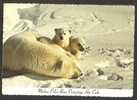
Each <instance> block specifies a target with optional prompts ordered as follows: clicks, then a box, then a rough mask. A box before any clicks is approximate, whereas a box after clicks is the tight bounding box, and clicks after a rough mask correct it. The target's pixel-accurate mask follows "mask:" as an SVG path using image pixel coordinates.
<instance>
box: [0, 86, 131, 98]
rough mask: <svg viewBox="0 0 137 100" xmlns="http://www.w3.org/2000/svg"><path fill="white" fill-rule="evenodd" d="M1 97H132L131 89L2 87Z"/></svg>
mask: <svg viewBox="0 0 137 100" xmlns="http://www.w3.org/2000/svg"><path fill="white" fill-rule="evenodd" d="M2 94H3V95H40V96H43V95H48V96H51V95H55V96H100V97H132V96H133V89H80V88H21V87H14V88H11V87H4V88H2Z"/></svg>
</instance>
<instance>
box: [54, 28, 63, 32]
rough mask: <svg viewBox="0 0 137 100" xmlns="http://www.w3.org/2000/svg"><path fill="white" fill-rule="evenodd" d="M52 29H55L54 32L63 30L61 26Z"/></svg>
mask: <svg viewBox="0 0 137 100" xmlns="http://www.w3.org/2000/svg"><path fill="white" fill-rule="evenodd" d="M54 31H55V33H59V32H61V31H63V29H62V28H55V29H54Z"/></svg>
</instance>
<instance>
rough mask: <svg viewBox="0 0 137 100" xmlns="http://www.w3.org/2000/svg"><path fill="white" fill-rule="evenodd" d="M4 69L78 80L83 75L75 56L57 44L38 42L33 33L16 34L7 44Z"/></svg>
mask: <svg viewBox="0 0 137 100" xmlns="http://www.w3.org/2000/svg"><path fill="white" fill-rule="evenodd" d="M3 67H4V68H6V69H10V70H14V71H18V72H22V71H29V72H35V73H38V74H41V75H47V76H53V77H64V78H77V77H79V76H80V75H81V71H80V69H79V68H78V63H77V61H76V59H75V57H74V56H73V55H71V54H70V53H69V52H67V51H65V50H63V49H62V48H61V47H59V46H58V45H56V44H51V43H47V44H43V43H41V42H39V41H37V39H36V36H35V33H33V32H25V33H22V34H16V35H14V36H12V37H10V38H9V39H8V40H7V41H6V42H5V44H4V46H3Z"/></svg>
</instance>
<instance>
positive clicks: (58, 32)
mask: <svg viewBox="0 0 137 100" xmlns="http://www.w3.org/2000/svg"><path fill="white" fill-rule="evenodd" d="M54 31H55V37H56V39H58V40H60V41H64V40H68V39H69V38H70V37H71V30H68V29H63V28H55V29H54Z"/></svg>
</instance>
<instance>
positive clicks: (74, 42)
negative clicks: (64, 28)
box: [70, 37, 86, 52]
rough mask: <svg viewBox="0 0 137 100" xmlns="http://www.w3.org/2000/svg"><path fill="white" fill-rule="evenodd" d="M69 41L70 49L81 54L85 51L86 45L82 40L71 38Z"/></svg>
mask: <svg viewBox="0 0 137 100" xmlns="http://www.w3.org/2000/svg"><path fill="white" fill-rule="evenodd" d="M70 40H71V41H70V47H71V49H72V50H76V51H81V52H83V51H84V50H85V49H86V43H85V41H84V40H83V39H82V38H74V37H71V39H70Z"/></svg>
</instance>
